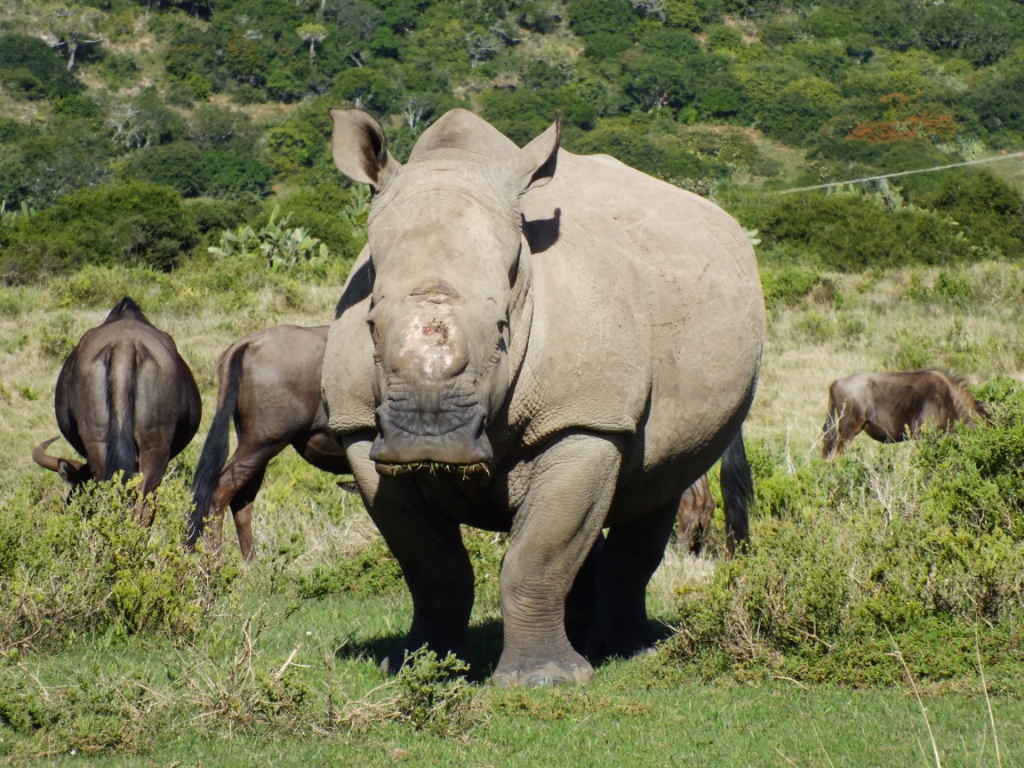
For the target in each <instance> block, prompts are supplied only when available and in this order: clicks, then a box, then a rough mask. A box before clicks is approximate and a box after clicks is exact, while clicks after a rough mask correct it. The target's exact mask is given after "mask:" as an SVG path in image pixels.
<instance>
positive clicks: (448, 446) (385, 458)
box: [370, 402, 494, 474]
mask: <svg viewBox="0 0 1024 768" xmlns="http://www.w3.org/2000/svg"><path fill="white" fill-rule="evenodd" d="M402 405H403V406H405V407H396V406H392V405H390V404H388V405H384V406H381V407H380V408H378V409H377V423H378V431H377V437H376V439H375V440H374V442H373V446H372V447H371V449H370V458H371V459H372V460H373V461H374V462H376V463H377V470H378V472H381V473H382V474H393V472H387V471H382V469H383V468H386V467H388V466H391V465H418V464H422V465H449V466H455V467H467V466H476V465H489V464H490V463H491V461H492V460H493V459H494V451H493V449H492V447H491V442H490V440H489V439H488V437H487V431H486V430H487V417H486V413H485V412H484V410H483V408H481V407H480V406H479V405H473V406H470V407H467V408H459V409H456V410H445V411H440V412H438V411H419V410H415V409H409V408H408V405H409V403H408V402H405V403H403V404H402Z"/></svg>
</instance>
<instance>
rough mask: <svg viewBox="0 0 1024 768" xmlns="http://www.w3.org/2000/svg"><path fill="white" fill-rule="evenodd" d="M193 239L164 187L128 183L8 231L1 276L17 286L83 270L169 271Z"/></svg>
mask: <svg viewBox="0 0 1024 768" xmlns="http://www.w3.org/2000/svg"><path fill="white" fill-rule="evenodd" d="M196 239H197V233H196V229H195V226H194V225H193V223H192V221H191V220H190V218H189V216H188V214H187V213H186V211H185V209H184V207H183V206H182V203H181V200H180V199H179V198H178V196H177V194H175V192H174V190H172V189H171V188H169V187H161V186H157V185H155V184H149V183H147V182H133V183H129V184H122V185H111V186H104V187H99V188H98V189H84V190H79V191H78V192H74V193H72V194H70V195H67V196H65V197H63V198H61V199H60V201H59V202H58V203H57V204H56V205H53V206H51V207H50V208H47V209H45V210H43V211H40V212H39V213H37V214H36V215H34V216H31V217H29V218H27V219H23V220H19V221H17V222H16V223H15V225H14V226H13V227H11V228H10V230H9V232H8V233H6V236H5V237H4V240H3V241H2V243H0V244H2V250H0V275H2V276H3V279H4V280H5V281H7V282H20V281H23V280H27V279H31V278H33V277H38V276H40V275H42V274H43V273H46V272H51V273H66V272H68V271H70V270H73V269H75V268H77V267H79V266H81V265H83V264H93V265H102V266H109V265H113V264H122V263H123V264H137V265H145V266H150V267H153V268H155V269H160V270H163V269H170V268H172V267H174V266H175V265H176V264H177V263H178V261H179V259H180V258H181V257H182V255H183V254H186V253H187V252H188V251H189V250H191V248H192V246H193V245H194V244H195V242H196Z"/></svg>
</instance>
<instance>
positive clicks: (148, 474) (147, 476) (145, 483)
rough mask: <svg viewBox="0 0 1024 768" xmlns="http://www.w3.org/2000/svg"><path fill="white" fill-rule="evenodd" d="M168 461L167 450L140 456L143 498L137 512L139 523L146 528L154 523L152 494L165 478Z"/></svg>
mask: <svg viewBox="0 0 1024 768" xmlns="http://www.w3.org/2000/svg"><path fill="white" fill-rule="evenodd" d="M168 463H169V457H168V455H167V453H166V452H165V451H154V452H149V453H143V454H142V455H141V456H139V473H140V474H141V475H142V498H141V499H140V501H139V504H138V507H137V508H136V510H135V514H136V517H137V518H138V521H139V523H140V524H141V525H143V526H144V527H146V528H148V527H149V526H151V525H152V524H153V515H154V512H153V507H152V505H151V504H150V501H151V498H150V494H152V493H153V491H155V490H156V487H157V486H158V485H160V482H161V481H162V480H163V479H164V473H165V472H166V471H167V464H168Z"/></svg>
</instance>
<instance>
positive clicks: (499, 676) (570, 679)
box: [491, 658, 594, 688]
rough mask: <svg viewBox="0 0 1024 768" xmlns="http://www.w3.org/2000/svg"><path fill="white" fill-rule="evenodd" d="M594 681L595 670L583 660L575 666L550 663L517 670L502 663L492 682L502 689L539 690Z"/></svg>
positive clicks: (492, 677)
mask: <svg viewBox="0 0 1024 768" xmlns="http://www.w3.org/2000/svg"><path fill="white" fill-rule="evenodd" d="M593 679H594V668H593V667H592V666H590V664H588V663H587V662H586V661H585V660H584V659H582V658H580V660H579V662H576V663H573V664H559V663H557V662H554V661H549V662H547V663H545V664H538V665H536V666H533V667H529V668H517V667H515V666H513V665H506V664H505V663H504V662H502V663H500V664H499V665H498V668H497V669H496V670H495V672H494V674H493V675H492V676H491V681H492V682H493V683H494V684H495V685H497V686H500V687H502V688H513V687H516V686H521V687H524V688H539V687H542V686H548V685H565V684H571V683H575V684H582V683H589V682H590V681H591V680H593Z"/></svg>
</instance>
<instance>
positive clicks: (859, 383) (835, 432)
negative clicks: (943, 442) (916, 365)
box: [821, 368, 985, 459]
mask: <svg viewBox="0 0 1024 768" xmlns="http://www.w3.org/2000/svg"><path fill="white" fill-rule="evenodd" d="M984 415H985V410H984V407H983V406H982V405H981V404H980V403H978V402H977V401H976V400H975V399H974V397H973V396H972V395H971V393H970V392H968V391H967V390H966V389H965V388H964V385H963V380H962V379H961V378H960V377H958V376H952V375H950V374H948V373H945V372H944V371H939V370H936V369H934V368H926V369H922V370H919V371H907V372H899V373H854V374H852V375H850V376H846V377H844V378H842V379H836V380H835V381H833V382H832V384H831V386H830V387H829V390H828V415H827V416H826V417H825V424H824V425H823V426H822V428H821V429H822V438H823V441H824V444H823V446H822V456H823V457H824V458H826V459H831V458H832V457H834V456H836V455H837V454H840V453H842V452H843V450H844V449H845V448H846V444H847V443H849V442H850V441H851V440H853V438H854V437H856V436H857V434H858V433H860V431H861V430H863V431H864V432H867V434H868V435H869V436H870V437H873V438H874V439H875V440H878V441H879V442H882V443H898V442H901V441H903V440H906V439H907V438H917V437H919V436H920V434H921V428H922V427H923V426H924V425H925V424H934V425H935V426H937V427H938V428H940V429H950V428H951V427H952V426H953V424H954V423H955V422H957V421H962V422H964V423H965V424H969V425H971V424H974V421H975V418H977V417H979V416H982V417H983V416H984Z"/></svg>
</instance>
